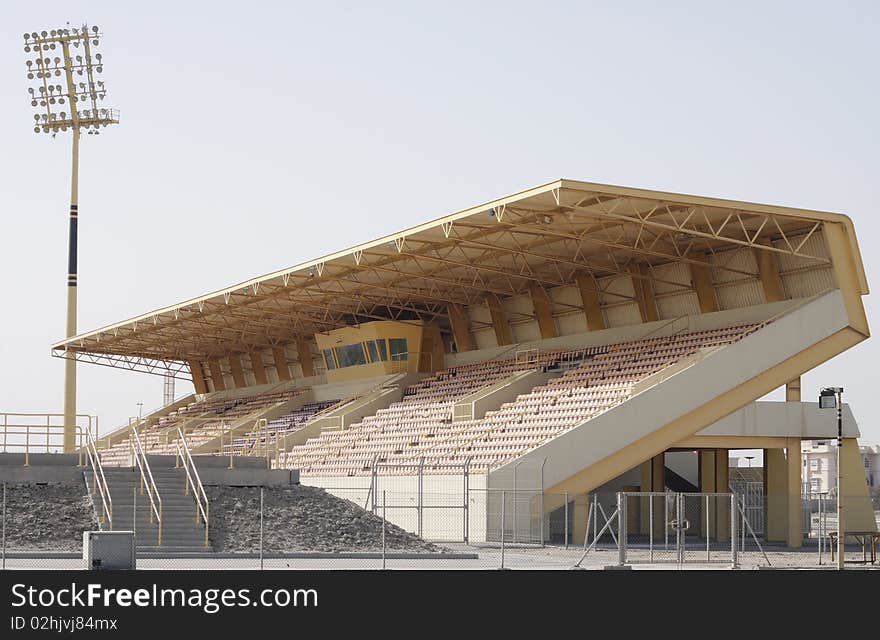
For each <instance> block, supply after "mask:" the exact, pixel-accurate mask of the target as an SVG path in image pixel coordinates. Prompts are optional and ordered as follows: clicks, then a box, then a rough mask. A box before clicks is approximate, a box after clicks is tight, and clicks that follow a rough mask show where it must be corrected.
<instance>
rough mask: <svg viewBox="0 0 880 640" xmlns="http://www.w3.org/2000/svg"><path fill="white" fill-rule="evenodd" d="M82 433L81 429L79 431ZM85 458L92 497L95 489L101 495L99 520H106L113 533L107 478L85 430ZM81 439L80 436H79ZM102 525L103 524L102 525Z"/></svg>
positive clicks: (89, 436)
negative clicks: (90, 475) (88, 468)
mask: <svg viewBox="0 0 880 640" xmlns="http://www.w3.org/2000/svg"><path fill="white" fill-rule="evenodd" d="M80 431H81V432H82V429H80ZM85 433H86V444H85V448H86V457H87V458H88V460H89V465H90V466H91V467H92V495H94V493H95V488H96V487H97V489H98V491H99V493H100V494H101V518H102V520H103V519H104V518H106V520H105V521H106V522H109V524H110V529H109V530H110V531H113V496H111V495H110V486H109V485H108V484H107V478H106V477H105V476H104V465H103V464H102V463H101V456H100V454H99V453H98V445H97V443H96V442H95V439H94V437H93V436H92V433H91V431H90V430H88V429H86V430H85ZM80 437H82V436H80ZM102 524H103V523H102Z"/></svg>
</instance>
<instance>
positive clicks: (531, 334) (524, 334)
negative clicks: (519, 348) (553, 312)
mask: <svg viewBox="0 0 880 640" xmlns="http://www.w3.org/2000/svg"><path fill="white" fill-rule="evenodd" d="M510 333H511V334H513V341H514V342H528V341H530V340H540V339H541V329H540V328H539V327H538V323H537V322H535V321H534V320H529V321H528V322H520V323H517V324H511V325H510Z"/></svg>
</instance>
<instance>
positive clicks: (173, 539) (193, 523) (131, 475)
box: [84, 456, 210, 554]
mask: <svg viewBox="0 0 880 640" xmlns="http://www.w3.org/2000/svg"><path fill="white" fill-rule="evenodd" d="M167 458H170V459H171V460H170V464H169V460H167ZM149 461H150V467H151V469H152V472H153V479H154V480H155V482H156V487H157V489H158V491H159V496H160V497H161V498H162V544H161V545H160V544H158V538H159V526H158V522H157V521H156V520H157V519H156V517H155V516H154V517H153V522H150V513H151V510H152V509H151V506H150V498H149V495H147V493H146V491H145V492H144V493H143V494H142V493H141V492H140V484H141V474H140V471H139V470H138V469H137V467H134V468H132V467H107V466H105V467H104V477H105V478H106V479H107V485H108V487H109V489H110V495H111V497H112V499H113V529H114V530H115V531H131V530H132V529H134V531H135V533H136V540H137V548H138V551H140V552H148V553H156V552H158V553H163V554H174V553H182V554H186V553H193V552H204V551H209V550H210V549H206V548H205V527H204V523H203V522H202V521H201V519H199V520H196V503H195V500H194V499H193V496H192V495H186V494H185V493H184V492H185V490H186V473H185V471H184V470H183V469H182V468H181V469H175V468H174V466H173V457H172V456H149ZM84 474H85V481H86V483H87V486H88V487H91V486H92V485H91V483H92V470H91V469H86V470H85V471H84ZM135 493H137V496H136V498H135ZM135 500H136V509H137V520H136V527H135V518H134V510H135ZM92 501H93V503H94V504H95V510H96V512H97V513H100V512H101V495H100V493H98V492H96V493H95V495H93V496H92ZM105 526H107V527H109V524H108V525H105Z"/></svg>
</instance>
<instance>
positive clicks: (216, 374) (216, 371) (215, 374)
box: [208, 360, 226, 391]
mask: <svg viewBox="0 0 880 640" xmlns="http://www.w3.org/2000/svg"><path fill="white" fill-rule="evenodd" d="M208 368H209V369H210V370H211V384H213V385H214V391H224V390H225V389H226V383H225V382H224V381H223V371H222V370H221V369H220V361H219V360H208Z"/></svg>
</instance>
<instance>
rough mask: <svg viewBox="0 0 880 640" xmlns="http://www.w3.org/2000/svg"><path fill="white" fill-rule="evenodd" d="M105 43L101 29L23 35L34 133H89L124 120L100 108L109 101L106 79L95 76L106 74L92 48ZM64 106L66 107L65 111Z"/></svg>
mask: <svg viewBox="0 0 880 640" xmlns="http://www.w3.org/2000/svg"><path fill="white" fill-rule="evenodd" d="M100 42H101V33H100V30H99V29H98V27H96V26H92V27H88V26H86V25H84V26H82V27H72V28H70V27H66V28H63V29H52V30H51V31H41V32H39V33H38V32H36V31H34V32H32V33H25V34H24V51H25V53H28V54H31V57H30V58H29V59H28V60H26V61H25V65H26V66H27V78H28V80H32V81H34V86H31V87H28V94H29V96H30V101H31V106H32V107H34V108H35V109H36V110H37V113H36V114H34V132H36V133H53V134H54V133H55V132H57V131H66V130H67V129H68V128H71V129H73V128H83V129H86V133H88V134H97V133H98V132H99V129H101V128H102V127H106V126H108V125H110V124H115V123H117V122H119V112H118V111H116V110H114V109H107V108H100V107H98V101H99V100H103V99H105V98H106V97H107V89H106V86H105V84H104V81H103V80H96V79H95V75H96V74H99V73H102V72H103V71H104V62H103V58H102V56H101V54H100V53H93V52H92V48H94V47H97V46H98V45H99V44H100ZM62 107H64V108H63V109H62Z"/></svg>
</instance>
